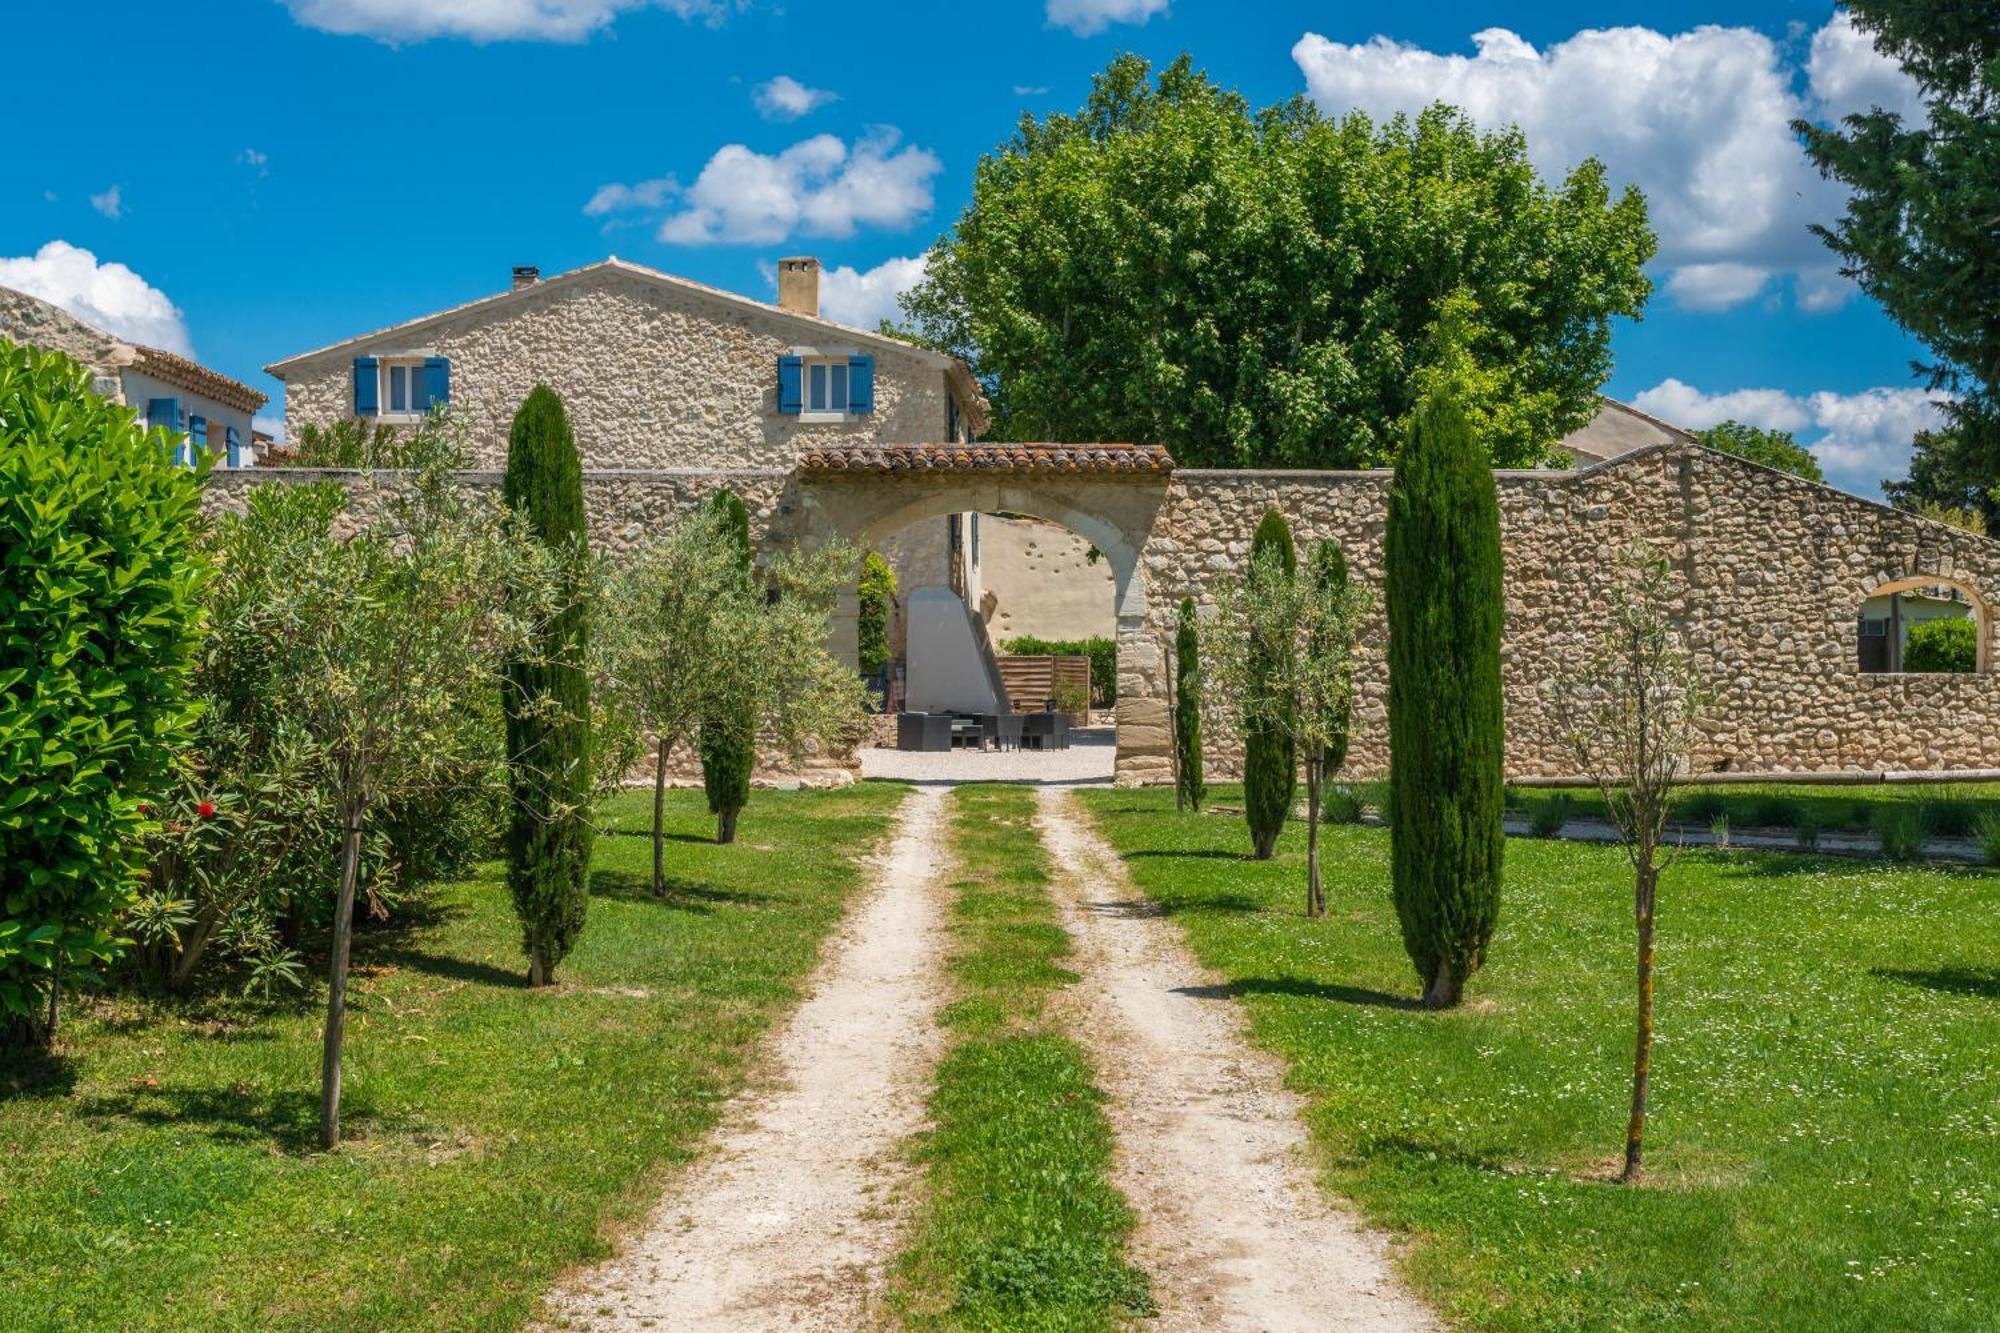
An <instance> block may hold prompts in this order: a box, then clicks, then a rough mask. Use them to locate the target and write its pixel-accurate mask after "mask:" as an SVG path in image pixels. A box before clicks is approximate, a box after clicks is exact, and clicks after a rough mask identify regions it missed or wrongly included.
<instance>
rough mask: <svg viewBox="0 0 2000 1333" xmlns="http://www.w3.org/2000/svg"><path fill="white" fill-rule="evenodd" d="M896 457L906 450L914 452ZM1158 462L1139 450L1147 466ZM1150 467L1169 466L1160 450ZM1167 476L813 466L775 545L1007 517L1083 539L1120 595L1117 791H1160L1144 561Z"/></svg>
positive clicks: (838, 622)
mask: <svg viewBox="0 0 2000 1333" xmlns="http://www.w3.org/2000/svg"><path fill="white" fill-rule="evenodd" d="M930 448H936V446H931V447H930ZM872 452H873V453H875V454H881V453H883V452H885V451H882V450H875V451H872ZM900 452H904V453H908V452H911V447H906V448H905V449H904V450H903V451H900ZM1079 452H1080V451H1079ZM1133 452H1134V453H1140V452H1141V451H1138V450H1134V451H1133ZM1155 452H1156V451H1144V455H1143V456H1147V457H1150V456H1152V455H1153V454H1154V453H1155ZM1157 457H1158V458H1160V459H1165V455H1164V453H1163V452H1159V453H1157ZM1171 466H1172V464H1171V461H1170V460H1168V461H1166V462H1165V465H1164V466H1153V465H1151V464H1150V463H1149V464H1148V465H1147V466H1145V467H1133V466H1130V465H1123V466H1116V465H1114V466H1099V467H1088V468H1087V467H1075V466H1072V467H1068V468H1060V469H1058V468H1051V467H1043V466H1006V465H1001V466H966V465H963V464H959V465H955V466H933V467H916V468H912V467H902V468H896V469H893V470H892V469H890V468H885V467H872V468H870V467H853V468H837V469H836V468H827V467H813V466H811V463H810V461H809V463H808V466H807V467H805V468H803V469H802V470H801V471H800V472H799V474H798V475H797V477H796V478H795V480H794V483H793V485H792V486H791V487H789V488H788V494H787V496H786V503H785V504H784V505H783V506H781V512H780V515H779V516H778V518H777V520H776V521H775V522H774V523H773V525H772V530H771V536H772V538H773V539H774V540H777V541H796V542H799V543H802V544H806V545H816V544H818V543H820V542H824V541H829V540H833V539H835V538H843V539H845V540H847V541H851V542H854V543H855V544H857V545H860V546H864V547H865V546H869V545H871V544H875V543H878V542H880V541H881V540H882V539H884V538H886V537H887V536H889V535H890V534H892V533H895V532H897V531H900V530H901V529H903V528H905V527H908V526H909V525H911V524H913V523H920V522H923V521H924V520H926V519H932V518H940V519H941V518H943V517H944V516H945V515H948V514H955V513H974V512H976V513H995V512H1002V513H1008V512H1011V513H1020V514H1029V515H1032V516H1034V517H1036V518H1040V519H1045V520H1047V521H1048V522H1051V523H1058V524H1061V525H1062V526H1063V527H1065V528H1068V529H1069V530H1070V531H1072V532H1075V533H1077V534H1078V535H1080V536H1082V537H1084V538H1085V539H1087V540H1088V541H1090V542H1091V544H1092V545H1094V546H1096V547H1097V549H1098V551H1099V552H1101V553H1102V555H1103V557H1104V559H1105V560H1106V561H1107V562H1108V564H1109V566H1110V568H1111V573H1112V580H1113V585H1114V588H1115V593H1114V596H1115V599H1116V600H1115V610H1116V617H1117V625H1118V630H1117V639H1118V703H1117V707H1116V710H1115V716H1116V719H1117V724H1118V752H1117V760H1116V769H1115V771H1116V775H1117V781H1118V782H1120V783H1121V784H1128V783H1141V782H1155V781H1160V780H1162V779H1163V778H1165V777H1167V776H1168V774H1169V772H1170V769H1171V765H1172V753H1171V750H1172V736H1171V733H1170V731H1169V730H1168V715H1167V708H1166V702H1165V698H1164V694H1163V690H1164V652H1163V647H1162V645H1161V644H1159V643H1156V642H1154V641H1153V638H1152V632H1151V630H1150V629H1149V627H1148V624H1147V619H1148V616H1147V609H1148V601H1147V587H1146V584H1147V580H1146V572H1145V567H1144V562H1143V560H1142V555H1143V553H1144V550H1145V546H1146V542H1147V538H1148V536H1149V535H1150V533H1151V532H1152V530H1153V526H1154V523H1155V520H1156V519H1157V517H1158V514H1159V511H1160V508H1161V506H1162V505H1163V504H1164V502H1165V500H1166V494H1167V479H1168V475H1169V471H1170V469H1171ZM885 474H887V475H885ZM857 612H858V604H857V602H856V600H855V598H854V596H853V595H852V594H851V593H849V594H845V595H843V597H842V600H841V603H840V605H839V607H838V608H837V609H836V611H835V617H834V626H833V640H832V644H833V648H834V651H835V652H836V653H839V654H841V655H843V656H845V657H850V658H851V657H852V656H853V655H854V654H855V652H856V636H855V624H856V616H857Z"/></svg>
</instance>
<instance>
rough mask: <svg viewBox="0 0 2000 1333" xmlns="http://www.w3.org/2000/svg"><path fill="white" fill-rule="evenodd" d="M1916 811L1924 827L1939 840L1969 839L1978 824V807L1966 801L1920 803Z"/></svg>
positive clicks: (1951, 799)
mask: <svg viewBox="0 0 2000 1333" xmlns="http://www.w3.org/2000/svg"><path fill="white" fill-rule="evenodd" d="M1917 810H1918V817H1919V818H1920V819H1922V821H1923V824H1924V827H1925V828H1927V829H1929V830H1930V831H1931V832H1933V833H1935V834H1937V835H1938V836H1939V837H1941V838H1965V837H1970V836H1971V835H1972V831H1973V829H1974V828H1976V827H1977V826H1978V824H1979V807H1978V806H1976V805H1974V804H1973V803H1972V802H1971V801H1967V800H1962V799H1956V798H1947V799H1942V800H1931V801H1921V802H1919V803H1918V805H1917Z"/></svg>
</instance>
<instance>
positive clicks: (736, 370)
mask: <svg viewBox="0 0 2000 1333" xmlns="http://www.w3.org/2000/svg"><path fill="white" fill-rule="evenodd" d="M802 347H811V348H815V349H817V350H818V351H821V352H824V353H828V354H838V353H840V352H843V351H853V352H866V353H869V354H871V355H873V356H874V358H875V410H874V411H873V412H872V413H868V414H865V415H861V416H856V417H852V418H849V419H848V420H847V421H845V422H842V423H835V424H808V423H803V422H801V420H800V418H798V417H796V416H783V415H780V414H779V412H778V410H777V361H778V358H779V357H780V356H782V355H785V354H787V353H791V352H795V351H797V350H798V349H800V348H802ZM363 355H370V356H377V357H389V356H401V355H414V356H443V357H448V358H449V359H450V361H451V401H452V408H453V412H454V415H455V416H456V417H458V418H459V419H460V420H462V421H463V422H464V423H465V426H466V428H467V429H468V431H469V433H470V441H471V446H472V450H473V459H472V461H473V463H474V464H475V465H476V466H480V467H498V466H500V465H502V464H503V463H504V462H505V461H506V454H507V427H508V423H509V422H510V421H512V419H513V415H514V412H515V410H516V409H517V408H518V407H519V406H520V404H521V400H522V399H523V398H524V397H525V396H526V395H527V393H528V390H529V389H531V388H533V387H534V385H535V384H536V383H537V382H538V381H539V382H543V383H547V384H548V385H549V386H550V387H552V388H554V389H555V390H556V392H558V393H559V394H561V395H562V399H563V405H564V407H565V408H566V409H567V410H568V413H569V418H570V424H571V426H572V428H573V429H574V430H575V432H576V438H577V446H578V449H579V451H580V452H581V453H582V455H583V464H584V466H585V467H586V468H676V467H696V466H700V467H790V466H791V465H792V464H793V463H794V461H795V460H796V459H797V457H798V456H799V454H800V453H801V452H802V451H804V450H806V449H809V448H811V447H813V446H815V445H825V444H834V443H844V444H853V443H857V442H867V441H881V442H914V441H929V440H942V439H944V438H946V436H945V431H946V422H947V416H948V407H947V404H948V392H949V391H948V389H947V387H946V372H945V370H944V369H943V368H941V366H940V365H939V364H938V362H937V360H936V358H934V357H930V356H927V355H925V354H923V353H919V352H917V351H915V350H910V351H900V350H897V349H896V348H895V347H894V346H891V345H883V344H880V343H877V342H873V341H871V342H869V343H866V344H863V343H861V342H859V341H858V340H856V339H854V338H851V337H846V336H844V335H843V334H842V333H841V332H840V331H839V330H837V329H835V328H833V327H831V326H823V325H818V324H815V323H812V322H806V321H800V320H796V319H790V318H787V317H786V316H784V315H782V314H781V313H780V312H778V311H777V310H776V309H775V308H769V309H760V308H755V307H752V306H749V305H745V304H739V303H735V302H729V301H724V300H721V299H718V298H715V297H712V296H706V295H703V294H702V293H700V292H698V291H694V290H690V289H688V288H684V287H679V286H675V285H668V284H662V283H659V282H656V281H652V280H649V279H647V278H645V277H643V276H641V275H636V274H633V273H630V272H625V271H621V270H618V269H615V268H604V269H597V270H593V271H590V272H588V273H586V274H584V275H582V276H580V277H578V278H576V279H573V280H564V281H559V282H558V281H552V282H550V283H548V284H545V285H544V286H543V287H541V288H539V289H536V290H533V291H531V292H529V293H528V294H526V295H525V296H523V297H521V298H519V299H510V300H506V301H502V302H500V303H499V304H498V305H495V306H491V307H488V308H485V309H479V310H470V311H466V312H464V313H462V314H459V315H455V316H449V317H446V318H445V319H443V320H441V321H439V322H437V323H435V324H432V325H429V326H427V327H425V328H423V329H421V330H417V331H413V332H410V333H402V334H399V333H395V332H389V333H385V334H382V335H380V336H377V337H375V338H371V339H369V340H367V341H366V342H363V343H360V344H356V345H351V346H344V347H341V348H339V349H337V350H335V351H332V352H328V353H325V354H322V355H320V356H318V357H315V358H312V359H310V360H309V361H307V362H306V363H304V364H303V365H300V366H297V367H294V368H291V369H288V370H287V371H286V375H287V380H286V386H285V429H286V432H287V436H288V438H291V439H297V438H298V437H299V432H300V429H301V428H302V427H303V426H305V425H307V424H308V423H311V424H320V425H324V424H326V423H329V422H332V421H336V420H339V419H342V418H345V417H348V416H350V415H351V414H352V409H353V395H354V388H353V384H354V369H353V363H354V358H355V357H356V356H363Z"/></svg>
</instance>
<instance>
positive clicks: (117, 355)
mask: <svg viewBox="0 0 2000 1333" xmlns="http://www.w3.org/2000/svg"><path fill="white" fill-rule="evenodd" d="M0 338H7V339H10V340H12V341H14V342H17V343H25V344H30V345H33V346H36V347H41V348H46V349H48V350H50V351H57V352H62V353H64V354H66V355H68V356H70V357H72V358H74V359H75V360H76V361H77V362H78V363H80V364H81V365H82V366H83V367H84V368H85V369H87V370H89V371H90V373H91V376H92V380H93V387H94V388H95V389H96V391H97V393H98V394H99V395H101V396H102V397H105V398H109V399H110V400H111V401H112V402H114V403H119V404H121V405H123V406H126V407H129V408H131V409H132V410H133V411H134V412H136V413H138V414H139V418H140V420H142V421H143V422H145V423H146V425H148V426H159V427H162V428H163V429H166V430H170V431H174V432H177V433H180V434H183V435H185V436H186V437H187V438H186V440H185V441H184V442H183V443H182V445H181V457H182V459H183V461H185V462H189V463H191V462H193V460H194V451H195V450H197V449H199V450H203V451H206V452H209V453H214V454H216V455H218V456H219V457H218V459H217V461H218V463H219V464H220V465H221V466H223V467H231V468H235V467H249V466H251V465H252V464H253V463H254V462H255V461H256V453H255V449H256V445H255V436H254V433H253V431H252V429H251V421H252V419H253V418H254V417H255V416H256V414H257V409H258V408H260V407H262V406H263V405H264V401H265V400H264V395H263V394H261V393H259V392H257V391H256V390H255V389H253V388H251V387H250V386H249V385H247V384H244V383H243V382H241V381H240V380H233V379H231V378H229V376H227V375H223V374H220V373H218V372H217V371H213V370H210V369H209V368H208V367H206V366H203V365H200V364H198V363H197V362H194V361H190V360H189V359H188V358H186V357H184V356H181V355H179V354H177V353H174V352H168V351H164V350H162V349H160V348H158V347H142V346H139V345H137V344H134V343H128V342H125V341H123V340H122V339H119V338H114V337H112V336H111V335H110V334H108V333H106V332H104V331H103V330H102V329H98V328H94V327H92V326H91V325H89V324H86V323H84V322H83V321H82V320H80V319H78V318H76V317H75V316H74V315H71V314H70V313H69V312H68V311H65V310H62V309H60V308H58V307H57V306H55V305H52V304H51V303H49V302H47V301H44V300H42V299H41V298H40V297H35V296H30V295H28V294H27V293H26V292H17V291H15V290H13V289H12V288H11V287H0Z"/></svg>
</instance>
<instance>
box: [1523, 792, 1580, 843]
mask: <svg viewBox="0 0 2000 1333" xmlns="http://www.w3.org/2000/svg"><path fill="white" fill-rule="evenodd" d="M1572 804H1574V801H1573V799H1572V798H1571V796H1570V794H1569V793H1568V792H1566V791H1559V792H1556V793H1555V794H1553V795H1551V796H1545V797H1543V798H1542V799H1541V800H1538V801H1532V802H1530V803H1529V804H1528V831H1529V832H1530V833H1532V834H1534V835H1535V836H1536V837H1537V838H1553V837H1555V836H1557V835H1558V834H1560V833H1561V832H1562V831H1563V825H1565V824H1567V823H1569V812H1570V806H1571V805H1572Z"/></svg>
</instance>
